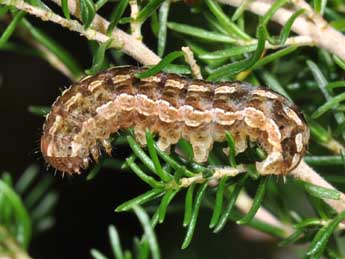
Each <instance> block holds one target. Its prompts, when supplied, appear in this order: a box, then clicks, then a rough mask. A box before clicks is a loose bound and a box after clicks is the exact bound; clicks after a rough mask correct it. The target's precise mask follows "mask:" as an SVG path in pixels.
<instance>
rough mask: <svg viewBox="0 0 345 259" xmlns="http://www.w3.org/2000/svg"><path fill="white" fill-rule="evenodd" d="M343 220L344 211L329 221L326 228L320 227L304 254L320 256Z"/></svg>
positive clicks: (344, 216)
mask: <svg viewBox="0 0 345 259" xmlns="http://www.w3.org/2000/svg"><path fill="white" fill-rule="evenodd" d="M344 219H345V211H343V212H341V213H340V214H339V215H338V216H337V217H336V218H334V219H333V220H332V221H330V222H329V223H328V224H327V225H326V226H324V227H322V228H321V229H320V230H319V231H318V232H317V233H316V235H315V237H314V239H313V241H312V242H311V245H310V247H309V248H308V251H307V253H306V254H307V255H309V256H312V255H316V254H321V253H322V252H323V251H324V250H325V248H326V244H327V242H328V239H329V238H330V236H331V235H332V234H333V232H334V231H335V229H336V227H337V226H338V224H339V223H340V222H341V221H342V220H344Z"/></svg>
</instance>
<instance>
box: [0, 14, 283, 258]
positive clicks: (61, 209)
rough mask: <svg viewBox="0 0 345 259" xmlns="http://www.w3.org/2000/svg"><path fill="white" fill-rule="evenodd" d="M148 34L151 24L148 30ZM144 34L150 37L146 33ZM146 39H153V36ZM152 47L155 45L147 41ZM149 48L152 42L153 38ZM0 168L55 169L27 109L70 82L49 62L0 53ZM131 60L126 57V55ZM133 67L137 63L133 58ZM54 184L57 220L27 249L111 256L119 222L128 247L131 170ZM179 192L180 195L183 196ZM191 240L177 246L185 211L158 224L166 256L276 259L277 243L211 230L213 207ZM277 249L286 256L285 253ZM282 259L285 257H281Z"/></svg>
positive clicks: (57, 31) (63, 36)
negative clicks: (112, 230) (122, 209)
mask: <svg viewBox="0 0 345 259" xmlns="http://www.w3.org/2000/svg"><path fill="white" fill-rule="evenodd" d="M30 21H32V22H34V23H35V24H36V25H39V27H40V28H41V29H42V30H44V31H45V32H47V33H48V34H49V35H50V36H52V37H53V38H54V39H55V40H56V41H58V42H59V43H61V45H62V46H64V47H65V48H66V49H67V50H68V51H70V52H71V53H72V54H73V56H74V57H75V58H76V60H78V62H79V63H80V64H82V66H83V67H84V68H88V67H90V65H91V62H92V56H91V55H90V51H89V48H88V45H87V42H86V40H85V39H84V38H82V37H80V36H79V35H78V34H76V33H72V32H69V31H67V30H64V29H62V28H60V27H58V26H56V25H54V24H51V23H45V24H43V23H41V22H39V21H37V20H35V19H31V18H30ZM145 31H148V28H144V33H145ZM144 35H145V34H144ZM145 38H148V39H149V40H150V39H151V36H150V35H149V36H148V37H146V35H145ZM148 44H149V45H150V44H151V43H150V42H149V43H148ZM150 46H153V47H155V46H154V43H153V40H152V44H151V45H150ZM0 60H1V62H0V76H1V84H0V98H1V99H0V116H1V119H2V120H1V121H2V123H1V127H0V135H1V156H0V157H1V163H0V169H1V170H6V171H8V172H11V174H13V176H14V178H17V177H19V176H20V175H21V174H22V172H23V171H24V170H25V168H26V167H27V166H29V165H30V164H32V163H35V164H37V165H39V166H40V168H41V179H43V178H45V177H50V176H51V175H53V174H54V172H53V170H46V169H45V166H46V165H45V163H44V161H43V158H42V156H41V154H40V152H39V139H40V135H41V131H42V130H41V129H42V125H43V122H44V118H41V117H38V116H35V115H33V114H31V113H29V112H28V106H30V105H46V106H49V105H50V104H51V103H52V102H53V101H54V100H55V98H56V97H57V96H58V95H59V94H60V93H61V89H63V88H64V87H65V86H68V85H69V84H70V83H71V82H70V81H69V80H68V79H67V78H66V77H64V76H63V75H62V74H61V73H60V72H58V71H56V70H55V69H54V68H52V67H51V66H50V65H49V64H48V63H46V62H45V61H43V60H40V59H38V58H35V57H32V56H23V55H18V54H15V53H10V52H0ZM128 60H129V59H128ZM129 62H132V64H136V63H135V62H133V61H130V60H129ZM52 188H53V189H55V190H57V191H58V193H59V196H60V198H59V201H58V204H57V207H56V209H55V219H56V224H55V225H54V227H53V228H51V229H50V230H48V231H46V232H44V233H41V234H39V235H38V236H35V237H34V239H33V241H32V243H31V247H30V254H31V255H32V257H33V258H38V259H40V258H51V259H55V258H66V259H72V258H90V253H89V251H90V249H91V248H96V249H99V250H100V251H102V252H105V253H106V254H107V255H109V256H110V254H111V253H110V244H109V239H108V234H107V230H108V226H109V225H110V224H114V225H115V226H116V227H117V229H118V231H119V233H120V236H121V239H122V242H123V246H124V247H125V248H128V249H131V247H132V240H133V237H134V236H135V235H139V236H140V235H141V233H142V232H141V231H142V230H141V227H140V225H139V223H138V221H137V219H136V217H135V216H134V215H133V214H131V213H122V214H119V213H115V212H114V208H115V207H116V206H117V205H119V204H120V203H122V202H124V201H126V200H128V199H130V198H133V197H135V196H136V195H138V194H141V193H143V192H144V191H145V190H147V188H146V186H145V185H144V184H142V183H141V182H140V181H138V180H137V178H136V177H135V176H133V175H132V174H131V173H124V172H120V171H112V170H108V171H107V170H103V171H102V172H101V173H100V174H99V175H97V177H96V178H95V179H94V180H92V181H86V179H85V176H72V177H64V178H62V177H61V175H59V174H57V175H56V176H55V177H54V185H53V187H52ZM181 198H182V197H181V195H180V196H179V197H178V198H177V199H176V200H175V203H176V204H177V203H178V200H179V199H180V200H181ZM200 215H201V217H200V222H199V223H198V226H197V229H196V232H195V235H194V238H193V241H192V243H191V246H190V248H188V249H187V251H182V250H180V248H179V247H180V245H181V244H182V241H183V238H184V234H185V231H186V230H185V229H184V228H183V227H182V213H181V212H179V213H171V214H169V216H168V217H167V219H166V220H165V222H164V223H163V224H162V225H159V226H158V227H157V229H156V234H157V236H158V240H159V243H160V247H161V252H162V255H163V258H192V259H193V258H219V259H223V258H224V259H225V258H271V257H272V256H271V255H272V253H274V251H273V250H272V249H273V247H276V245H275V243H269V242H268V243H256V242H250V241H245V240H244V239H243V238H242V236H241V235H240V233H239V231H238V228H237V227H236V226H235V225H231V224H229V225H228V226H227V227H226V228H225V229H224V230H223V231H222V232H221V233H220V234H217V235H215V234H212V232H211V230H209V229H208V224H209V219H210V216H211V215H210V211H206V210H205V211H202V213H200ZM280 253H284V252H283V251H282V250H280ZM278 257H279V258H283V254H280V256H278Z"/></svg>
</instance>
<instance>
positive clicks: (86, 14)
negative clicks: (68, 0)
mask: <svg viewBox="0 0 345 259" xmlns="http://www.w3.org/2000/svg"><path fill="white" fill-rule="evenodd" d="M79 4H80V16H81V20H82V21H83V23H84V27H85V29H87V28H88V27H89V26H90V25H91V23H92V21H93V18H94V17H95V15H96V8H95V4H94V3H93V1H92V0H79Z"/></svg>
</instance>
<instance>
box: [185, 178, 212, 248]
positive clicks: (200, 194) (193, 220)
mask: <svg viewBox="0 0 345 259" xmlns="http://www.w3.org/2000/svg"><path fill="white" fill-rule="evenodd" d="M206 188H207V182H206V183H203V184H202V185H201V186H200V188H199V190H198V192H197V194H196V196H195V204H194V209H193V213H192V217H191V220H190V223H189V225H188V229H187V233H186V237H185V239H184V241H183V244H182V246H181V248H182V249H186V248H187V247H188V246H189V244H190V242H191V241H192V238H193V234H194V230H195V226H196V221H197V219H198V215H199V209H200V206H201V202H202V198H203V196H204V193H205V190H206Z"/></svg>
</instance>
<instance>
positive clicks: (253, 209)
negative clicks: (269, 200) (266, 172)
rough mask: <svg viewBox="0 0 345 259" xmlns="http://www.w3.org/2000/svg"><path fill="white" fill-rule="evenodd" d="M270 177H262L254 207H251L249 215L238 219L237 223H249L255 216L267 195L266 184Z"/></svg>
mask: <svg viewBox="0 0 345 259" xmlns="http://www.w3.org/2000/svg"><path fill="white" fill-rule="evenodd" d="M269 178H270V177H269V176H266V177H261V180H260V184H259V187H258V190H257V191H256V194H255V198H254V200H253V204H252V207H251V208H250V210H249V212H248V213H247V215H245V216H244V217H243V218H242V219H240V220H238V221H237V224H247V223H248V222H249V221H251V220H252V219H253V218H254V216H255V214H256V212H257V211H258V209H259V208H260V205H261V203H262V200H263V198H264V196H265V192H266V186H267V182H268V180H269Z"/></svg>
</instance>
